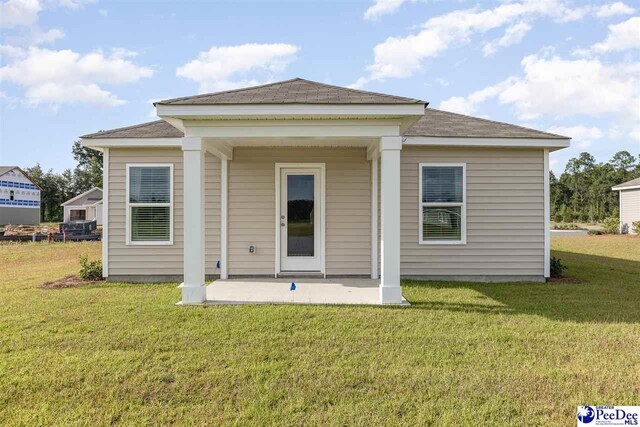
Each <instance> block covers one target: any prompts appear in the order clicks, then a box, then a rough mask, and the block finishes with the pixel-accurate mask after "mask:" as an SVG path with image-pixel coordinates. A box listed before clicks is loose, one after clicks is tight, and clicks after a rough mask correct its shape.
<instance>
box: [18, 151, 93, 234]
mask: <svg viewBox="0 0 640 427" xmlns="http://www.w3.org/2000/svg"><path fill="white" fill-rule="evenodd" d="M72 152H73V158H74V159H75V161H76V163H77V165H76V167H75V168H74V169H66V170H65V171H63V172H62V173H56V172H54V171H53V170H52V169H49V170H48V171H45V170H44V169H43V168H42V166H40V164H39V163H38V164H36V165H35V166H33V167H30V168H25V170H24V171H25V172H26V173H27V175H29V178H31V179H32V180H33V181H34V182H35V183H36V184H38V185H39V186H40V188H41V189H42V191H41V192H40V220H41V221H43V222H58V221H62V217H63V208H62V206H60V205H61V204H62V203H64V202H66V201H67V200H69V199H71V198H72V197H75V196H77V195H78V194H81V193H84V192H85V191H87V190H90V189H91V188H93V187H99V188H102V152H99V151H95V150H91V149H89V148H86V147H83V146H82V145H81V144H80V142H79V141H76V142H74V144H73V149H72Z"/></svg>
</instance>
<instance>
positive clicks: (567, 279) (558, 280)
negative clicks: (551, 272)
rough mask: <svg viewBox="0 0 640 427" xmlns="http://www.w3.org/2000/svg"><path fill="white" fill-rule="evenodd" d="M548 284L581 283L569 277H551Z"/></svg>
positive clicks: (575, 278)
mask: <svg viewBox="0 0 640 427" xmlns="http://www.w3.org/2000/svg"><path fill="white" fill-rule="evenodd" d="M549 283H574V284H578V283H582V280H580V279H578V278H577V277H570V276H565V277H551V278H550V279H549Z"/></svg>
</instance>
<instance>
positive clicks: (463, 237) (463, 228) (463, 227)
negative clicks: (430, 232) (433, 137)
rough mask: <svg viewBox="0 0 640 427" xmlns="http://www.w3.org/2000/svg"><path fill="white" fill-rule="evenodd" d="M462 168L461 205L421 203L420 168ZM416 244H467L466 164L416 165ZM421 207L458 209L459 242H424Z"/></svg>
mask: <svg viewBox="0 0 640 427" xmlns="http://www.w3.org/2000/svg"><path fill="white" fill-rule="evenodd" d="M447 166H450V167H462V203H457V202H456V203H435V202H434V203H426V202H423V201H422V168H423V167H447ZM418 181H419V182H418V244H420V245H466V244H467V164H466V163H420V164H418ZM423 206H427V207H447V206H451V207H460V208H461V209H460V211H461V215H462V218H461V222H460V240H424V236H423V235H422V222H423V213H422V208H423Z"/></svg>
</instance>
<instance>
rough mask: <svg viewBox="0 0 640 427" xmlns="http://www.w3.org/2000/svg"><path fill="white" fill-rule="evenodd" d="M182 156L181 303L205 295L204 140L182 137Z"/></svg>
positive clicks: (189, 302) (199, 300)
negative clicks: (182, 263) (182, 276)
mask: <svg viewBox="0 0 640 427" xmlns="http://www.w3.org/2000/svg"><path fill="white" fill-rule="evenodd" d="M182 153H183V159H184V282H183V283H182V285H180V286H181V288H182V304H200V303H202V302H204V301H205V299H206V290H205V278H204V276H205V261H204V153H205V149H204V144H203V141H202V138H200V137H185V138H182Z"/></svg>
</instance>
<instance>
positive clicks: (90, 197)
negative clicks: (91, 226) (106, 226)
mask: <svg viewBox="0 0 640 427" xmlns="http://www.w3.org/2000/svg"><path fill="white" fill-rule="evenodd" d="M62 207H63V209H64V215H63V222H73V221H96V223H97V225H102V189H101V188H98V187H93V188H92V189H90V190H87V191H85V192H84V193H82V194H79V195H77V196H76V197H74V198H72V199H69V200H67V201H66V202H64V203H63V204H62Z"/></svg>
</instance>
